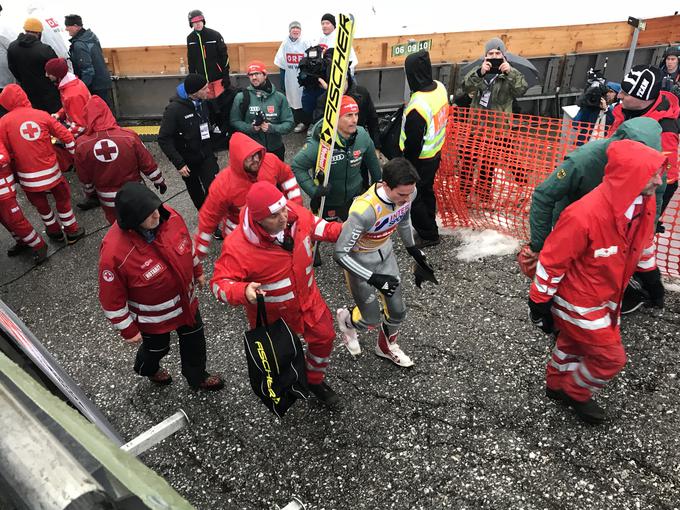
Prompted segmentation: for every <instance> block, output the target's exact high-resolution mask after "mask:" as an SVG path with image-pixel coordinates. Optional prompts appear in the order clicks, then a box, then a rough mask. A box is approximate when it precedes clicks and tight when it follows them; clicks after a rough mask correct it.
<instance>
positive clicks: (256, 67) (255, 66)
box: [246, 60, 267, 74]
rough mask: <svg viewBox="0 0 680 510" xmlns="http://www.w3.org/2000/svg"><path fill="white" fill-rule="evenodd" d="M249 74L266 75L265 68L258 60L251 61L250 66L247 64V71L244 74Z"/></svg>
mask: <svg viewBox="0 0 680 510" xmlns="http://www.w3.org/2000/svg"><path fill="white" fill-rule="evenodd" d="M250 73H264V74H267V68H266V67H265V65H264V64H263V63H262V62H260V61H259V60H253V61H252V62H251V63H250V64H248V70H247V73H246V74H250Z"/></svg>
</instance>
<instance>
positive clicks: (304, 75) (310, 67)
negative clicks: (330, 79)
mask: <svg viewBox="0 0 680 510" xmlns="http://www.w3.org/2000/svg"><path fill="white" fill-rule="evenodd" d="M332 54H333V53H332V51H331V50H330V49H329V50H328V51H325V50H324V48H323V46H312V47H311V48H308V49H307V50H305V56H304V57H302V58H301V59H300V64H299V69H300V74H299V75H298V83H299V84H300V85H302V86H303V87H309V88H318V87H319V78H324V79H325V78H326V77H327V75H328V72H329V70H330V67H331V58H332Z"/></svg>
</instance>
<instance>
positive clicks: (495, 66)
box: [486, 58, 503, 74]
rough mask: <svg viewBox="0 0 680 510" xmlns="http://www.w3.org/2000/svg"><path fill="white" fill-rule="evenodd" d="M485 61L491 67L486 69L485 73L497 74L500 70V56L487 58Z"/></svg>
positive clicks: (501, 60) (501, 62) (501, 61)
mask: <svg viewBox="0 0 680 510" xmlns="http://www.w3.org/2000/svg"><path fill="white" fill-rule="evenodd" d="M486 61H487V62H488V63H489V64H491V69H489V70H488V71H487V74H499V73H500V72H501V64H503V59H502V58H487V59H486Z"/></svg>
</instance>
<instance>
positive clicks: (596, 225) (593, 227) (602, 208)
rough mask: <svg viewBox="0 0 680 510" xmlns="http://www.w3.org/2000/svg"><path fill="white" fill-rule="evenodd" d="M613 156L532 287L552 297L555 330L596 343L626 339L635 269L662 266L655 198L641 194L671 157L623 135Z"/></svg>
mask: <svg viewBox="0 0 680 510" xmlns="http://www.w3.org/2000/svg"><path fill="white" fill-rule="evenodd" d="M607 160H608V163H607V166H606V167H605V174H604V179H603V181H602V184H600V185H599V186H598V187H597V188H595V189H594V190H593V191H591V192H590V193H588V194H587V195H586V196H585V197H583V198H582V199H581V200H579V201H577V202H574V203H573V204H571V205H570V206H569V207H567V208H566V209H565V210H564V212H563V213H562V214H561V215H560V218H559V220H558V222H557V224H556V225H555V228H554V229H553V231H552V232H551V233H550V235H549V236H548V238H547V239H546V242H545V245H544V246H543V249H542V250H541V253H540V256H539V260H538V264H537V267H536V276H535V278H534V281H533V283H532V285H531V290H530V292H529V297H530V299H531V300H532V301H534V302H536V303H545V302H548V301H550V299H553V300H554V301H553V307H552V312H553V316H554V318H555V329H557V330H560V331H563V330H564V331H565V332H567V333H568V334H569V335H570V337H572V338H578V339H580V340H582V341H583V342H584V343H591V344H598V345H605V344H611V343H616V342H618V341H620V335H619V316H620V311H621V310H620V304H621V299H622V296H623V290H624V289H625V287H626V285H627V284H628V281H629V280H630V278H631V276H632V275H633V273H634V272H635V271H651V270H653V269H654V268H656V261H655V258H654V231H655V221H654V217H655V214H656V200H655V198H654V195H651V196H642V195H640V192H641V191H642V189H643V188H644V187H645V185H646V184H647V182H649V180H650V179H651V178H652V176H654V175H655V174H656V173H657V172H659V170H660V169H661V168H662V166H663V165H664V164H665V162H666V156H665V155H664V154H661V153H659V152H657V151H656V150H654V149H652V148H650V147H647V146H645V145H643V144H641V143H639V142H634V141H632V140H620V141H617V142H612V143H611V145H609V148H608V149H607ZM635 202H639V207H638V208H637V209H636V208H634V204H635ZM631 217H632V219H630V218H631Z"/></svg>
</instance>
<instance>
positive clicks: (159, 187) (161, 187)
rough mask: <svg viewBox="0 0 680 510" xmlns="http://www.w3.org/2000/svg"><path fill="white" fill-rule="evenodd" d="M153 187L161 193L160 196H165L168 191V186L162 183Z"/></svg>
mask: <svg viewBox="0 0 680 510" xmlns="http://www.w3.org/2000/svg"><path fill="white" fill-rule="evenodd" d="M154 187H155V188H156V189H157V190H158V191H160V192H161V195H165V192H166V191H168V185H167V184H165V183H164V182H161V183H160V184H154Z"/></svg>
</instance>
